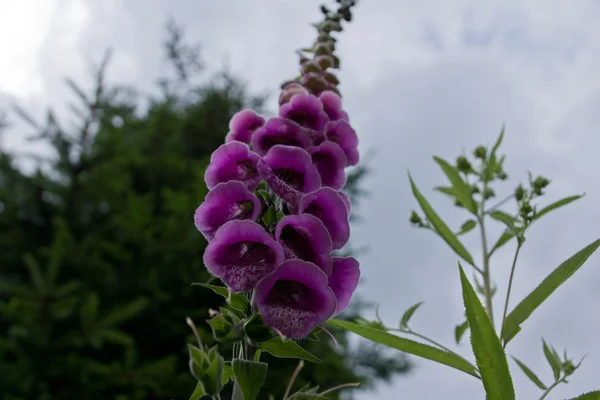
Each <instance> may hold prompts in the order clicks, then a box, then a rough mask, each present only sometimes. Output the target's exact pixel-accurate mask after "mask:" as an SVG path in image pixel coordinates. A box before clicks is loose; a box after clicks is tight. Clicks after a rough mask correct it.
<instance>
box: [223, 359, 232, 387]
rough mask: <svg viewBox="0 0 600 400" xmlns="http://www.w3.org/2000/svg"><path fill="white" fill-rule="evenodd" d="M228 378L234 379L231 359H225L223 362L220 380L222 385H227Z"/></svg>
mask: <svg viewBox="0 0 600 400" xmlns="http://www.w3.org/2000/svg"><path fill="white" fill-rule="evenodd" d="M230 379H231V380H233V379H235V375H234V374H233V367H232V366H231V361H226V362H225V364H223V379H222V380H221V383H222V384H223V386H225V385H227V384H228V383H229V380H230Z"/></svg>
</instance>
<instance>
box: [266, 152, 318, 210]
mask: <svg viewBox="0 0 600 400" xmlns="http://www.w3.org/2000/svg"><path fill="white" fill-rule="evenodd" d="M258 173H259V174H260V177H261V178H262V179H264V180H265V182H266V183H267V185H269V187H270V188H271V190H272V191H273V192H274V193H275V194H276V195H277V196H279V197H281V198H282V199H283V200H285V201H286V202H288V203H290V204H291V205H293V206H294V205H298V202H299V201H300V198H301V197H302V195H303V194H305V193H309V192H312V191H314V190H316V189H318V188H319V187H320V186H321V177H320V176H319V172H318V171H317V169H316V168H315V166H314V165H313V164H312V159H311V157H310V154H308V153H307V152H306V150H303V149H301V148H299V147H292V146H284V145H280V144H278V145H275V146H273V147H271V149H270V150H269V151H268V152H267V154H266V155H265V156H264V157H263V158H262V159H261V160H260V161H259V162H258Z"/></svg>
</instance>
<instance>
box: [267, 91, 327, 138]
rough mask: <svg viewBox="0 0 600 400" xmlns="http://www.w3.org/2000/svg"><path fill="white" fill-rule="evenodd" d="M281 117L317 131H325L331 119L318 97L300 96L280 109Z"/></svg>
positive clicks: (293, 98)
mask: <svg viewBox="0 0 600 400" xmlns="http://www.w3.org/2000/svg"><path fill="white" fill-rule="evenodd" d="M279 116H280V117H282V118H287V119H290V120H292V121H294V122H296V123H298V124H300V125H301V126H303V127H305V128H307V129H312V130H315V131H319V132H320V131H323V129H324V128H325V125H327V122H329V117H328V116H327V114H326V113H325V111H324V110H323V103H321V100H319V98H318V97H317V96H313V95H311V94H298V95H296V96H294V97H292V99H291V100H290V101H289V103H286V104H283V105H282V106H281V107H279Z"/></svg>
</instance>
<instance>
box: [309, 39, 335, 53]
mask: <svg viewBox="0 0 600 400" xmlns="http://www.w3.org/2000/svg"><path fill="white" fill-rule="evenodd" d="M332 51H333V49H332V48H331V45H330V44H329V41H327V42H317V43H316V44H315V45H314V47H313V53H315V55H317V56H322V55H330V54H331V53H332Z"/></svg>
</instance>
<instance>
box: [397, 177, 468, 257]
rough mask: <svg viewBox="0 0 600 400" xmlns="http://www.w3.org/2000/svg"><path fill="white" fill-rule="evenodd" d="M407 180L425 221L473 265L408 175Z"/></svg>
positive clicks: (462, 247)
mask: <svg viewBox="0 0 600 400" xmlns="http://www.w3.org/2000/svg"><path fill="white" fill-rule="evenodd" d="M408 179H409V180H410V185H411V187H412V192H413V195H414V196H415V198H416V199H417V202H418V203H419V205H420V206H421V209H422V210H423V212H424V213H425V215H426V216H427V219H429V221H430V222H431V224H432V225H433V227H434V228H435V231H436V232H437V233H438V234H439V235H440V237H441V238H442V239H443V240H444V241H445V242H446V243H447V244H448V245H449V246H450V247H451V248H452V249H453V250H454V251H455V252H456V254H458V255H459V256H460V257H462V258H463V259H464V260H465V261H466V262H468V263H469V264H471V265H475V262H474V261H473V257H471V254H469V252H468V251H467V249H466V248H465V246H463V244H462V243H461V242H460V240H458V238H457V237H456V236H455V235H454V234H453V233H452V231H451V230H450V228H448V225H446V223H445V222H444V221H442V219H441V218H440V217H439V216H438V214H437V213H436V212H435V210H434V209H433V207H431V205H430V204H429V202H428V201H427V199H425V197H424V196H423V195H422V194H421V192H419V189H418V188H417V186H416V185H415V183H414V182H413V180H412V177H411V176H410V174H409V175H408Z"/></svg>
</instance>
